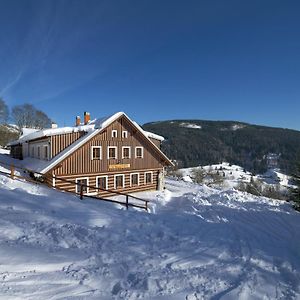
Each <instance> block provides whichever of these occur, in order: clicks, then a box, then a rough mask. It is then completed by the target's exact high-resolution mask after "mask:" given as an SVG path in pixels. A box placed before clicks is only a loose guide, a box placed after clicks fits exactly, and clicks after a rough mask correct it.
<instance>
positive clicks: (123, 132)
mask: <svg viewBox="0 0 300 300" xmlns="http://www.w3.org/2000/svg"><path fill="white" fill-rule="evenodd" d="M127 137H128V132H127V131H126V130H123V131H122V138H123V139H127Z"/></svg>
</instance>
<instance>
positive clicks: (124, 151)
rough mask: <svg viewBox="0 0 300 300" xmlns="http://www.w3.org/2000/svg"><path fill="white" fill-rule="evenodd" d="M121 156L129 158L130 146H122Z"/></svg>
mask: <svg viewBox="0 0 300 300" xmlns="http://www.w3.org/2000/svg"><path fill="white" fill-rule="evenodd" d="M122 158H130V147H128V146H124V147H122Z"/></svg>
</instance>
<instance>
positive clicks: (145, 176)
mask: <svg viewBox="0 0 300 300" xmlns="http://www.w3.org/2000/svg"><path fill="white" fill-rule="evenodd" d="M149 173H150V174H151V182H147V181H146V178H147V175H146V174H149ZM152 183H153V172H152V171H149V172H145V174H144V184H152Z"/></svg>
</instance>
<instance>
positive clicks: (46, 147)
mask: <svg viewBox="0 0 300 300" xmlns="http://www.w3.org/2000/svg"><path fill="white" fill-rule="evenodd" d="M43 149H44V151H43V152H44V155H43V157H44V159H46V160H48V159H49V147H48V145H44V147H43ZM45 149H47V156H46V155H45Z"/></svg>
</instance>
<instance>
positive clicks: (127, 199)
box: [126, 195, 128, 209]
mask: <svg viewBox="0 0 300 300" xmlns="http://www.w3.org/2000/svg"><path fill="white" fill-rule="evenodd" d="M126 209H128V195H126Z"/></svg>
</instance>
